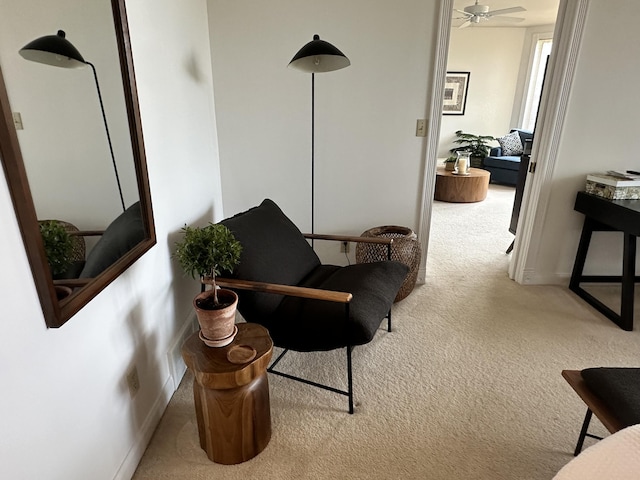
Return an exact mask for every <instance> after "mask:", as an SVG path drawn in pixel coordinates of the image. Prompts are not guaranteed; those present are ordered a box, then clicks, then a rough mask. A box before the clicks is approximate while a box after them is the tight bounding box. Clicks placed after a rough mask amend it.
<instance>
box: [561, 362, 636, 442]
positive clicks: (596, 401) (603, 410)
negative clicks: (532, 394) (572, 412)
mask: <svg viewBox="0 0 640 480" xmlns="http://www.w3.org/2000/svg"><path fill="white" fill-rule="evenodd" d="M562 376H563V377H564V379H565V380H566V381H567V383H568V384H569V385H571V388H573V389H574V390H575V392H576V393H577V394H578V396H579V397H580V398H581V399H582V401H583V402H584V403H585V404H586V405H587V407H589V409H590V410H591V411H592V412H593V413H594V414H595V416H596V417H598V420H600V422H602V425H604V426H605V427H606V429H607V430H609V432H610V433H616V432H617V431H618V430H622V429H623V428H624V427H626V425H624V424H623V423H622V422H620V421H619V420H618V419H617V418H616V417H615V415H614V414H613V412H612V411H611V409H610V408H609V407H607V406H606V405H605V404H604V402H603V401H602V400H601V399H600V397H598V396H597V395H596V394H594V393H593V392H592V391H591V390H590V389H589V387H588V386H587V384H586V383H585V381H584V379H583V378H582V373H581V371H580V370H562Z"/></svg>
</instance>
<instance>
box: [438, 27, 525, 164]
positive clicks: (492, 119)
mask: <svg viewBox="0 0 640 480" xmlns="http://www.w3.org/2000/svg"><path fill="white" fill-rule="evenodd" d="M525 38H526V29H524V28H484V27H483V28H474V27H470V28H463V29H458V28H453V29H451V37H450V43H449V56H448V59H447V71H456V72H471V75H470V78H469V90H468V92H467V107H466V109H465V114H464V115H443V116H442V124H441V127H440V144H439V148H438V157H447V156H449V149H451V148H453V147H455V146H456V145H455V144H454V143H453V141H454V140H455V139H456V136H455V132H456V131H457V130H462V131H464V132H466V133H473V134H476V135H492V136H494V137H501V136H502V135H506V134H507V133H509V130H510V129H511V128H514V127H517V125H513V124H512V123H511V117H512V110H513V106H514V100H515V93H516V87H517V85H518V76H519V72H520V64H521V62H520V59H521V57H522V51H523V45H524V42H525ZM490 145H491V146H497V145H498V143H497V142H490Z"/></svg>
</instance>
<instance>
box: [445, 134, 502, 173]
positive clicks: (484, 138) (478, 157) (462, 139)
mask: <svg viewBox="0 0 640 480" xmlns="http://www.w3.org/2000/svg"><path fill="white" fill-rule="evenodd" d="M456 137H458V138H457V140H454V142H453V143H455V144H457V145H460V146H459V147H455V148H452V149H451V150H449V151H450V152H451V153H453V154H455V153H456V152H461V151H464V150H467V151H468V152H470V153H471V166H472V167H475V168H481V167H482V161H483V159H484V157H486V156H487V155H489V150H491V147H490V146H489V145H488V144H487V143H488V142H491V141H495V138H494V137H492V136H491V135H474V134H472V133H464V132H463V131H462V130H458V131H457V132H456ZM454 158H455V155H454ZM454 161H455V160H454Z"/></svg>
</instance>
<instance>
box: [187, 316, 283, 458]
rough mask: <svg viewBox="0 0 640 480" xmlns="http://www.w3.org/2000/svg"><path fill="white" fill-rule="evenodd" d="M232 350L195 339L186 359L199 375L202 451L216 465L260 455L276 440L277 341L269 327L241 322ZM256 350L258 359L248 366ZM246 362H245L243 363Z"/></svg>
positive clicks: (195, 386) (196, 380) (197, 404)
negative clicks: (270, 371) (272, 367)
mask: <svg viewBox="0 0 640 480" xmlns="http://www.w3.org/2000/svg"><path fill="white" fill-rule="evenodd" d="M237 327H238V334H237V335H236V337H235V338H234V340H233V342H232V343H231V344H229V345H227V346H226V347H220V348H214V347H207V346H206V345H205V344H204V343H203V342H202V340H200V338H199V337H198V332H195V333H194V334H193V335H191V336H190V337H189V338H188V339H187V340H186V341H185V343H184V345H183V346H182V358H184V361H185V363H186V365H187V367H188V368H189V369H190V370H191V371H192V372H193V374H194V380H193V397H194V401H195V408H196V417H197V421H198V434H199V436H200V447H202V449H203V450H204V451H205V452H206V453H207V456H208V457H209V459H210V460H212V461H214V462H216V463H223V464H225V465H233V464H236V463H241V462H244V461H246V460H249V459H251V458H253V457H255V456H256V455H257V454H259V453H260V452H261V451H262V450H264V448H265V447H266V446H267V444H268V443H269V440H270V439H271V409H270V404H269V383H268V381H267V366H268V365H269V361H270V360H271V354H272V352H273V342H272V341H271V337H269V332H268V331H267V329H266V328H264V327H263V326H261V325H258V324H256V323H239V324H238V325H237ZM251 349H253V350H255V357H254V358H253V359H249V360H248V361H246V362H245V363H232V362H231V361H230V360H229V358H231V359H232V360H234V361H235V362H242V361H244V360H245V359H246V358H249V357H250V356H251V355H247V352H251ZM243 357H244V358H243Z"/></svg>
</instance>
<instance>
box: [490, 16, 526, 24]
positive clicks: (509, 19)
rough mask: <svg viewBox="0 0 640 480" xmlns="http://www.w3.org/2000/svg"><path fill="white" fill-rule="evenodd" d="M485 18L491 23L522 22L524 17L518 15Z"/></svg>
mask: <svg viewBox="0 0 640 480" xmlns="http://www.w3.org/2000/svg"><path fill="white" fill-rule="evenodd" d="M487 20H489V22H491V23H518V22H524V18H520V17H488V18H487Z"/></svg>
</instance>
